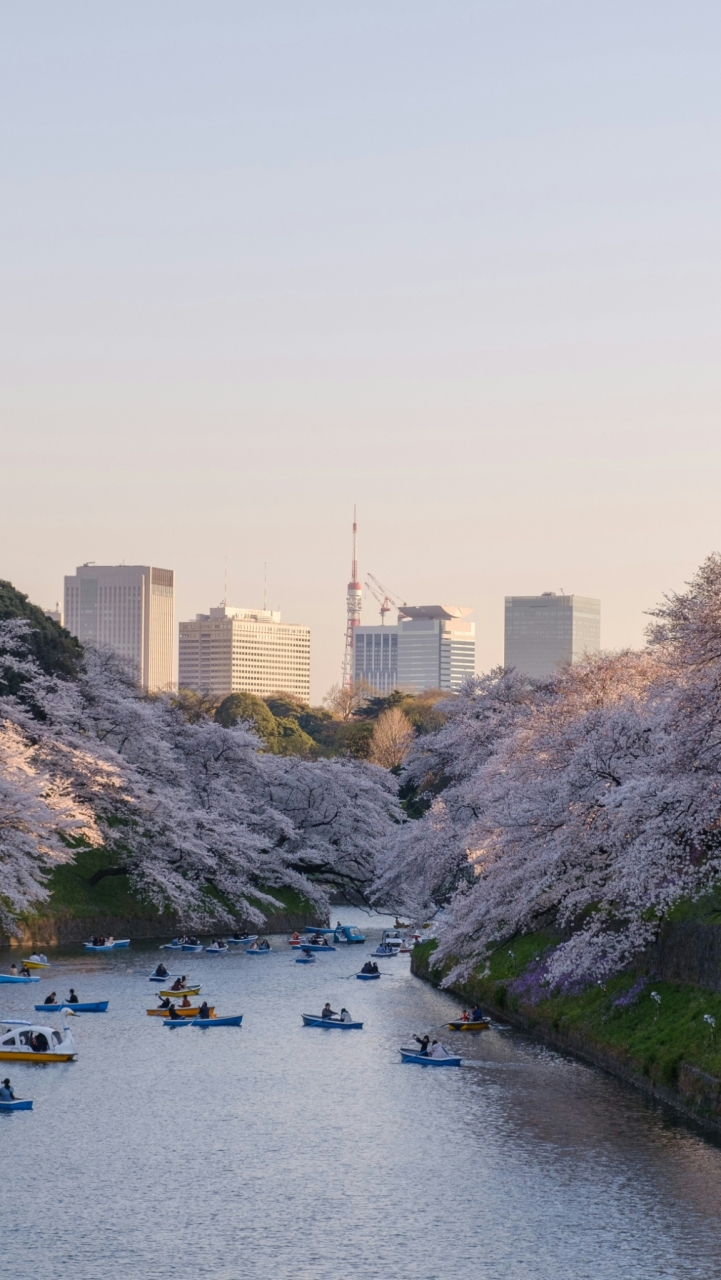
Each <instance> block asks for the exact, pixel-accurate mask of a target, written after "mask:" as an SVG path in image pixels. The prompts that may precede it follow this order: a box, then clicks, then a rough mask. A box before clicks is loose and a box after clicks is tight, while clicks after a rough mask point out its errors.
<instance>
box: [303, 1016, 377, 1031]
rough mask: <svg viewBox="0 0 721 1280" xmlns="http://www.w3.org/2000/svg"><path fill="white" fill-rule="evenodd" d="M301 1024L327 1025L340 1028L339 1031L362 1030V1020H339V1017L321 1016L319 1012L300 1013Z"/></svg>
mask: <svg viewBox="0 0 721 1280" xmlns="http://www.w3.org/2000/svg"><path fill="white" fill-rule="evenodd" d="M301 1017H302V1019H303V1024H304V1026H306V1027H327V1028H329V1029H330V1028H331V1027H333V1028H335V1029H336V1030H338V1029H340V1030H341V1031H362V1030H363V1023H362V1022H341V1020H340V1018H321V1016H320V1014H316V1013H303V1014H301Z"/></svg>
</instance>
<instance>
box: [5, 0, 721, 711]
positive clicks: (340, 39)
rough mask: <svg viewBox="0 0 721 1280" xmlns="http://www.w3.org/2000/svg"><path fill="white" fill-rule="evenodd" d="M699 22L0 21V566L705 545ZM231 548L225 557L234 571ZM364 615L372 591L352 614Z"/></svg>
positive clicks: (709, 316) (533, 12) (211, 14)
mask: <svg viewBox="0 0 721 1280" xmlns="http://www.w3.org/2000/svg"><path fill="white" fill-rule="evenodd" d="M720 36H721V7H720V6H719V5H718V3H711V2H708V3H706V2H700V0H686V3H684V4H682V5H681V4H678V3H677V2H674V3H668V2H667V0H653V2H651V0H649V2H644V0H623V2H622V3H621V2H620V0H608V2H607V3H606V4H604V5H589V4H579V3H578V0H573V3H571V2H570V0H569V2H563V0H472V2H467V0H433V2H430V0H412V2H411V0H363V3H362V4H358V3H353V4H351V3H350V2H349V0H288V2H286V3H279V2H277V0H263V2H262V3H255V4H249V3H245V2H244V0H227V2H226V0H203V3H199V2H198V0H193V2H192V3H191V2H189V0H172V2H171V0H153V4H152V5H149V4H148V3H147V0H143V3H139V2H136V0H122V3H119V2H115V0H104V2H103V4H97V2H96V0H88V2H86V3H81V2H78V0H64V2H63V4H62V5H59V4H57V0H44V2H43V0H25V2H24V3H23V4H17V3H15V2H13V3H10V2H8V0H0V432H1V435H2V439H1V441H0V445H1V448H0V459H1V460H2V467H1V471H0V494H1V495H2V500H1V501H0V577H2V578H6V579H10V580H11V581H12V582H13V583H14V585H15V586H17V587H18V588H19V589H20V590H22V591H24V592H27V593H28V594H29V595H30V597H31V599H33V600H34V601H36V602H37V603H40V604H42V605H44V606H52V605H53V604H54V603H55V601H56V600H61V599H62V587H63V576H64V574H66V573H73V572H74V570H75V566H76V565H78V564H81V563H83V562H84V561H87V560H95V561H96V562H98V563H100V564H116V563H120V562H122V561H125V562H126V563H139V564H149V563H150V564H155V565H160V566H162V567H167V568H172V569H174V570H175V573H176V584H177V585H176V604H177V618H178V620H180V619H184V618H190V617H193V616H194V615H195V613H196V612H205V611H207V609H208V607H209V606H210V605H212V604H217V603H219V602H220V600H221V599H222V598H223V595H224V591H225V585H224V583H225V576H226V573H227V599H228V602H229V603H231V604H235V605H241V606H254V605H255V606H258V605H260V604H261V603H262V596H263V577H264V565H265V564H267V580H268V603H269V605H270V606H272V607H273V608H279V609H280V610H281V611H282V614H283V618H284V619H285V620H287V621H294V622H301V623H304V624H307V625H310V627H311V629H312V695H313V699H314V700H315V701H318V700H320V698H321V696H322V695H323V693H324V692H325V690H326V689H327V688H328V686H329V685H330V684H331V683H333V682H334V681H335V680H337V679H338V678H339V675H340V668H341V661H342V649H343V637H344V627H345V589H346V584H347V581H348V577H349V570H350V553H351V546H350V533H351V521H352V511H353V504H354V503H357V505H358V520H359V526H360V540H359V555H360V569H361V578H362V580H364V581H365V578H366V575H367V573H368V571H370V572H372V573H374V574H375V575H376V577H377V578H379V579H380V580H381V582H383V583H384V584H386V585H387V586H388V587H389V588H390V589H391V590H392V591H393V592H394V593H395V594H397V595H398V596H399V597H400V598H401V599H402V600H405V601H407V602H409V603H417V604H421V603H436V602H443V603H456V604H460V605H464V606H469V607H472V608H473V609H474V611H475V612H474V614H473V617H474V620H475V622H476V628H477V640H478V644H477V665H478V669H479V671H483V670H487V669H489V668H490V667H492V666H494V665H495V664H496V663H498V662H500V661H502V657H503V597H504V595H507V594H508V595H511V594H529V593H536V592H541V591H560V590H564V591H566V592H567V593H572V592H575V593H578V594H581V595H590V596H598V597H600V599H601V602H602V644H603V646H604V647H605V648H611V649H613V648H619V647H622V646H625V645H638V644H640V643H641V642H642V639H643V632H644V626H645V625H646V622H647V618H646V617H645V613H646V611H647V610H648V609H649V608H652V607H653V605H654V604H655V603H656V602H657V601H658V600H659V599H660V598H661V597H662V596H663V594H664V592H667V591H672V590H681V589H683V586H684V583H685V582H686V581H688V579H689V578H690V577H691V575H692V574H693V572H694V570H695V568H696V567H697V565H698V564H699V563H700V562H701V561H702V560H703V559H704V558H705V557H706V556H707V555H708V554H710V553H711V552H713V551H717V550H721V537H720V536H719V494H720V493H721V430H720V429H719V410H720V408H721V361H719V338H720V337H721V289H720V288H719V284H720V277H721V240H720V236H719V204H720V197H721V148H720V147H719V120H720V116H721V79H720V78H719V75H718V50H719V37H720ZM226 566H227V568H226ZM377 620H378V616H377V605H376V603H375V601H374V600H373V599H372V598H371V597H368V598H367V600H366V601H365V603H364V610H363V621H364V622H370V623H374V622H376V621H377Z"/></svg>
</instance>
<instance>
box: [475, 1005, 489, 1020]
mask: <svg viewBox="0 0 721 1280" xmlns="http://www.w3.org/2000/svg"><path fill="white" fill-rule="evenodd" d="M485 1020H486V1019H485V1015H484V1013H483V1010H482V1009H479V1008H478V1006H476V1008H475V1009H474V1010H473V1013H472V1014H471V1022H485Z"/></svg>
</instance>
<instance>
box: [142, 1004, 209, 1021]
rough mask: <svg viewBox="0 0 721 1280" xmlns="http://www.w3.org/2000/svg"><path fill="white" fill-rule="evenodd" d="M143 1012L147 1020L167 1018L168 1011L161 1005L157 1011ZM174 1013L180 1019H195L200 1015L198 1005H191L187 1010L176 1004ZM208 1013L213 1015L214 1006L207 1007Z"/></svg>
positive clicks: (147, 1010) (148, 1010)
mask: <svg viewBox="0 0 721 1280" xmlns="http://www.w3.org/2000/svg"><path fill="white" fill-rule="evenodd" d="M168 1007H169V1006H168ZM145 1012H146V1013H147V1015H148V1017H149V1018H167V1016H168V1009H167V1008H165V1009H164V1008H163V1007H162V1005H161V1006H160V1008H158V1009H146V1010H145ZM175 1012H176V1013H179V1014H180V1016H181V1018H197V1017H198V1014H199V1013H200V1005H191V1007H190V1008H189V1009H184V1008H183V1006H182V1004H176V1006H175ZM208 1012H209V1013H210V1014H213V1013H214V1012H215V1005H212V1004H211V1005H208Z"/></svg>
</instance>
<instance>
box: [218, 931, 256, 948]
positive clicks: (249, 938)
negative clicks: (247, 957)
mask: <svg viewBox="0 0 721 1280" xmlns="http://www.w3.org/2000/svg"><path fill="white" fill-rule="evenodd" d="M225 941H226V942H227V944H228V946H229V947H247V945H248V943H249V942H257V941H258V935H257V933H246V935H245V937H244V938H226V939H225Z"/></svg>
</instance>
